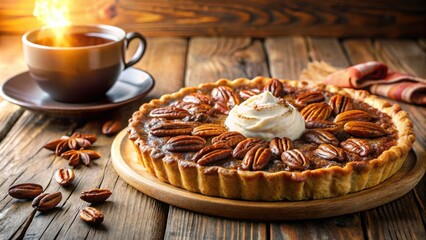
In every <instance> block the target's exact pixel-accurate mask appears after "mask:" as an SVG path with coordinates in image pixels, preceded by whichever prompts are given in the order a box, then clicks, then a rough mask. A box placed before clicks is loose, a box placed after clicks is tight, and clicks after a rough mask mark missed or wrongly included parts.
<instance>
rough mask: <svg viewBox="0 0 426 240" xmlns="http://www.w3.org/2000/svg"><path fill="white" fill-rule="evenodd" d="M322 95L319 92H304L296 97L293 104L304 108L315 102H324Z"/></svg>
mask: <svg viewBox="0 0 426 240" xmlns="http://www.w3.org/2000/svg"><path fill="white" fill-rule="evenodd" d="M324 99H325V98H324V95H323V94H322V93H321V92H304V93H302V94H300V95H299V96H297V98H296V100H295V102H296V104H299V105H302V106H306V105H308V104H311V103H315V102H322V101H324Z"/></svg>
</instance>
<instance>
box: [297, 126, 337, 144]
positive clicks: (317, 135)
mask: <svg viewBox="0 0 426 240" xmlns="http://www.w3.org/2000/svg"><path fill="white" fill-rule="evenodd" d="M302 137H303V139H305V140H306V141H308V142H310V143H316V144H322V143H328V144H331V145H334V146H338V145H339V140H338V139H337V138H336V137H335V136H334V135H333V134H331V133H329V132H327V131H325V130H321V129H311V130H308V131H306V132H305V133H304V134H303V136H302Z"/></svg>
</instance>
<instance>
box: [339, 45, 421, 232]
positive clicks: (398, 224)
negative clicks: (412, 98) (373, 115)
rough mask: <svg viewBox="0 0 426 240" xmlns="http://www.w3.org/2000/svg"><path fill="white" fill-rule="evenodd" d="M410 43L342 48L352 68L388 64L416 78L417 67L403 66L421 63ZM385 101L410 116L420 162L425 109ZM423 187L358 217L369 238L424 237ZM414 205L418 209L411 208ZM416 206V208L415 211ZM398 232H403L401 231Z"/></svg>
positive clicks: (418, 65)
mask: <svg viewBox="0 0 426 240" xmlns="http://www.w3.org/2000/svg"><path fill="white" fill-rule="evenodd" d="M413 43H414V41H401V42H396V43H395V42H393V41H391V42H389V41H387V40H376V41H375V44H373V43H372V42H371V41H370V40H367V39H357V40H347V41H345V42H344V46H345V48H346V49H347V52H348V54H349V56H350V58H351V61H352V62H353V63H354V64H355V63H361V62H365V61H369V60H372V59H374V60H379V61H382V62H384V63H386V64H388V65H389V67H390V68H392V69H394V70H397V71H401V72H408V73H411V74H418V75H420V74H422V71H423V68H422V66H421V64H410V65H408V64H407V63H413V61H414V60H413V59H412V58H414V59H418V58H420V59H421V58H422V56H421V55H422V54H423V55H424V54H425V53H424V52H423V51H422V50H421V49H420V48H419V47H417V51H416V50H413V49H414V48H415V46H416V45H415V44H413ZM404 44H406V45H407V49H410V50H409V51H405V48H404V47H403V45H404ZM359 49H368V50H365V51H362V54H361V52H360V51H359ZM352 53H357V54H352ZM423 67H424V66H423ZM420 76H421V75H420ZM387 100H389V99H387ZM389 101H391V102H393V103H397V104H399V105H400V106H401V107H402V108H403V109H404V110H405V111H407V112H408V113H409V114H410V119H411V120H412V121H413V124H414V132H415V133H416V135H417V141H416V143H415V144H414V149H415V150H416V153H417V156H418V157H419V158H424V157H425V156H426V155H425V148H424V146H426V145H425V144H426V143H425V141H426V132H425V130H424V124H425V118H426V109H425V108H424V107H420V106H415V105H412V104H407V103H404V102H396V101H393V100H389ZM424 183H425V177H423V180H422V181H421V182H420V184H419V185H418V186H417V187H416V188H415V189H414V191H413V192H410V193H409V194H407V195H405V196H404V197H402V198H400V199H398V200H396V201H394V202H392V203H389V204H387V205H384V206H382V207H380V208H376V209H373V210H370V211H366V212H365V213H363V214H362V217H363V219H364V220H365V221H367V222H369V223H370V222H371V223H374V224H367V225H366V226H367V229H366V231H367V234H368V236H369V238H372V239H379V238H387V237H392V238H397V239H400V238H401V237H402V238H407V239H415V237H417V238H420V239H421V238H422V237H421V236H424V235H425V232H424V226H423V227H422V226H421V225H422V218H423V221H424V220H425V211H424V203H425V202H426V198H425V194H424V192H425V185H424ZM416 201H417V203H418V205H416V204H415V203H416ZM399 206H402V207H399ZM416 206H419V208H417V207H416ZM407 211H408V212H409V213H408V215H407V213H406V212H407ZM403 219H404V220H403ZM407 222H408V224H407ZM376 223H379V224H376ZM400 229H404V231H401V230H400Z"/></svg>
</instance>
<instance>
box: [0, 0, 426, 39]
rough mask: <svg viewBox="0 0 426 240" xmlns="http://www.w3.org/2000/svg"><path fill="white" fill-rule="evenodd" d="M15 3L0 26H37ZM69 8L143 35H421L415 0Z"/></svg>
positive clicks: (210, 1)
mask: <svg viewBox="0 0 426 240" xmlns="http://www.w3.org/2000/svg"><path fill="white" fill-rule="evenodd" d="M19 2H20V3H16V2H15V1H13V0H5V1H2V3H1V5H0V15H2V16H3V20H2V21H1V22H0V29H1V31H3V32H8V33H11V32H15V33H16V32H19V33H22V32H23V31H26V30H28V29H32V28H35V27H38V26H40V25H39V24H38V23H37V22H36V21H35V18H34V17H32V16H31V15H32V8H33V6H34V2H33V1H30V0H24V1H19ZM70 12H71V13H72V14H71V16H72V19H73V23H74V24H81V23H98V22H102V23H108V24H114V25H119V26H121V27H124V28H126V29H128V30H139V31H142V32H144V33H145V34H147V35H149V36H206V35H210V36H218V35H221V36H262V37H264V36H283V35H292V34H293V35H311V36H332V37H337V36H365V37H366V36H391V37H395V36H426V33H425V32H426V31H424V30H425V23H426V19H425V17H424V15H425V12H426V8H425V5H424V4H423V2H422V1H421V0H413V1H410V2H406V1H403V0H391V1H354V0H351V1H344V0H327V1H321V2H318V1H314V0H304V1H298V0H290V1H279V0H273V1H261V0H249V1H245V0H234V1H214V0H206V1H201V2H200V1H196V0H181V1H167V0H161V1H154V0H119V1H114V0H101V1H84V0H75V1H73V4H72V5H71V6H70Z"/></svg>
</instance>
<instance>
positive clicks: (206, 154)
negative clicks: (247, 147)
mask: <svg viewBox="0 0 426 240" xmlns="http://www.w3.org/2000/svg"><path fill="white" fill-rule="evenodd" d="M230 156H232V148H231V147H230V146H228V145H227V144H225V143H216V144H213V145H210V146H207V147H204V148H203V149H201V150H200V151H198V152H197V153H196V154H195V155H194V157H193V160H194V162H195V163H198V164H199V165H201V166H206V165H208V164H212V163H215V162H219V161H222V160H224V159H227V158H229V157H230Z"/></svg>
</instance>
